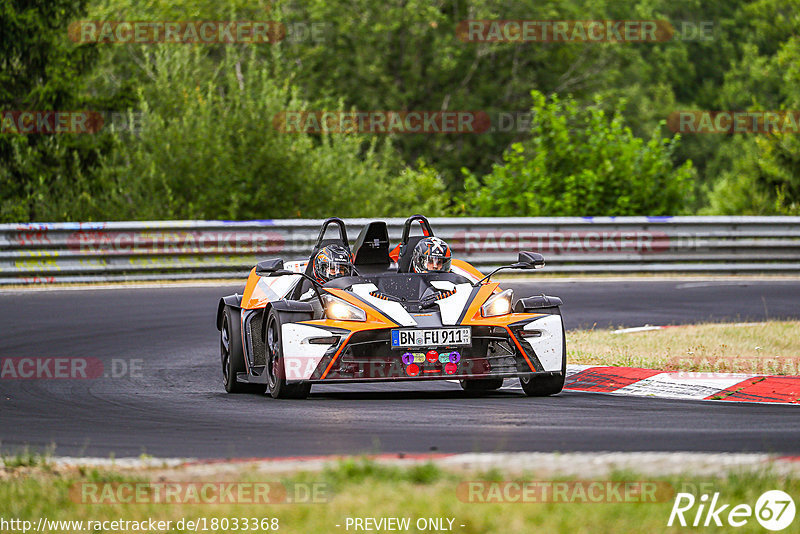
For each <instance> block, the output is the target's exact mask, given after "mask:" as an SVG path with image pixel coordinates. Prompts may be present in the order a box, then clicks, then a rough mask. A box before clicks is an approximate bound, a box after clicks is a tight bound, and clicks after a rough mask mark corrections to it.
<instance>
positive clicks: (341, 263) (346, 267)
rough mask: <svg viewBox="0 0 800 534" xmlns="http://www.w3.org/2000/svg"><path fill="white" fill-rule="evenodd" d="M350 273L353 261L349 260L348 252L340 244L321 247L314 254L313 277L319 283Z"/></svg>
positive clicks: (349, 274)
mask: <svg viewBox="0 0 800 534" xmlns="http://www.w3.org/2000/svg"><path fill="white" fill-rule="evenodd" d="M352 274H353V262H352V261H350V252H349V251H348V250H347V249H346V248H344V247H343V246H341V245H328V246H326V247H322V248H321V249H320V250H319V252H317V255H316V256H314V277H315V278H316V279H317V282H319V283H321V284H324V283H325V282H329V281H331V280H333V279H334V278H339V277H341V276H351V275H352Z"/></svg>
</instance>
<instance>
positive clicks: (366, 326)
mask: <svg viewBox="0 0 800 534" xmlns="http://www.w3.org/2000/svg"><path fill="white" fill-rule="evenodd" d="M326 291H327V292H328V293H330V294H331V295H334V296H336V297H339V298H340V299H342V300H344V301H345V302H349V303H350V304H352V305H353V306H356V307H358V308H360V309H362V310H364V311H365V312H366V314H367V320H366V321H338V320H335V319H328V318H325V319H315V320H313V321H304V322H303V324H307V325H315V326H327V327H332V328H341V329H343V330H349V331H350V333H349V334H348V335H347V339H345V341H344V343H342V346H341V347H339V350H338V351H336V354H334V355H333V358H331V361H330V362H329V363H328V367H326V368H325V372H323V373H322V376H321V377H320V378H321V379H324V378H325V377H326V376H327V375H328V371H330V370H331V367H333V364H334V363H335V362H336V360H337V359H338V358H339V355H340V354H341V353H342V351H343V350H344V348H345V347H346V346H347V343H348V342H349V341H350V337H351V336H352V335H353V333H354V332H363V331H365V330H379V329H382V328H392V327H394V326H398V325H397V323H395V322H394V321H392V320H391V319H389V318H388V317H386V316H385V315H384V314H382V313H381V312H379V311H378V310H376V309H374V308H373V307H371V306H365V305H364V303H363V302H362V301H360V300H359V299H357V298H355V297H354V296H353V295H352V294H350V293H348V292H347V291H344V290H341V289H326Z"/></svg>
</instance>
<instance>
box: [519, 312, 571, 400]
mask: <svg viewBox="0 0 800 534" xmlns="http://www.w3.org/2000/svg"><path fill="white" fill-rule="evenodd" d="M530 311H531V312H533V313H549V314H551V315H561V309H560V308H559V307H558V306H552V307H550V308H536V309H534V310H530ZM561 340H562V344H563V345H562V349H561V350H562V351H563V352H562V353H563V354H564V358H563V359H562V360H561V373H560V374H555V375H540V376H536V375H534V376H521V377H519V383H520V385H521V386H522V391H524V392H525V394H526V395H527V396H528V397H548V396H550V395H556V394H557V393H561V391H562V390H563V389H564V382H565V381H566V379H567V336H566V332H565V331H564V322H563V321H562V322H561Z"/></svg>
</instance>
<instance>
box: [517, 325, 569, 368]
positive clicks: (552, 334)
mask: <svg viewBox="0 0 800 534" xmlns="http://www.w3.org/2000/svg"><path fill="white" fill-rule="evenodd" d="M523 330H525V331H526V332H531V331H535V332H541V335H540V336H539V337H526V338H525V341H527V342H528V343H529V344H530V346H531V347H533V351H534V352H535V353H536V356H538V357H539V361H540V362H541V364H542V367H543V368H544V370H545V371H560V370H561V364H562V363H563V360H564V358H565V356H566V355H565V354H564V331H563V330H562V327H561V316H560V315H546V316H544V317H542V318H541V319H535V320H533V321H531V322H530V323H528V324H527V325H525V328H524V329H523Z"/></svg>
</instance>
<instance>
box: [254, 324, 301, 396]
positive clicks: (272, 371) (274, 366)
mask: <svg viewBox="0 0 800 534" xmlns="http://www.w3.org/2000/svg"><path fill="white" fill-rule="evenodd" d="M289 315H291V314H283V313H281V312H278V311H276V310H274V309H271V310H270V311H269V315H268V316H267V325H266V328H265V330H264V338H265V339H264V349H265V350H266V352H267V354H266V356H267V358H266V360H267V361H266V364H267V391H268V392H269V394H270V396H271V397H272V398H273V399H305V398H306V397H308V394H309V393H310V392H311V384H309V383H308V382H301V383H298V384H287V383H286V370H285V367H284V361H283V340H282V339H281V327H282V326H283V324H284V323H287V322H291V321H290V318H289Z"/></svg>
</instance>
